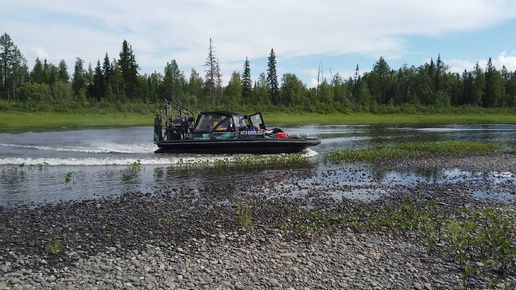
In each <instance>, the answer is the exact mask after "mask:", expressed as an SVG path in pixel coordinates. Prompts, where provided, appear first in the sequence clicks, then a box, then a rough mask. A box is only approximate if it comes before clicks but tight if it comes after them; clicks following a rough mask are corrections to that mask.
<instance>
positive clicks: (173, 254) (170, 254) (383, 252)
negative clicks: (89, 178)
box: [0, 155, 516, 289]
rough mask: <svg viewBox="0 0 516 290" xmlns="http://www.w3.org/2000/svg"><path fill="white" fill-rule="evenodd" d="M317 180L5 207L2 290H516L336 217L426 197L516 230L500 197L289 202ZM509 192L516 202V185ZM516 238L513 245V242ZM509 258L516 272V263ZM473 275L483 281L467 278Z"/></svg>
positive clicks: (407, 233)
mask: <svg viewBox="0 0 516 290" xmlns="http://www.w3.org/2000/svg"><path fill="white" fill-rule="evenodd" d="M514 164H516V157H515V156H514V155H501V156H489V157H484V156H470V157H460V158H426V159H410V160H405V162H399V161H397V162H394V161H392V162H384V163H379V164H376V165H375V166H378V167H385V168H392V167H393V166H398V167H399V168H426V167H428V166H430V167H431V166H434V165H439V166H441V167H443V168H455V167H458V168H465V169H475V170H480V171H497V172H500V173H504V174H512V175H514V174H515V172H514V166H513V165H514ZM332 172H333V171H332V170H329V171H328V172H326V173H325V174H332ZM271 173H274V174H271ZM311 174H313V173H312V172H310V171H291V170H285V171H284V172H281V173H278V172H277V171H272V172H268V171H261V172H259V173H257V174H256V176H254V177H253V179H248V180H235V182H234V183H231V184H227V183H221V182H209V183H205V184H200V185H197V186H196V187H195V188H190V187H188V186H184V187H181V188H170V187H159V188H155V189H154V190H153V191H152V192H135V193H127V194H125V195H123V196H121V197H119V198H116V199H112V200H106V199H104V200H93V201H88V202H71V203H62V204H57V205H55V206H42V207H37V208H29V207H23V208H0V218H1V219H2V221H4V222H3V223H2V225H1V226H0V273H2V275H0V289H15V288H17V287H23V288H24V289H43V288H52V287H53V288H55V289H66V288H69V289H72V288H77V287H83V288H97V289H113V288H115V289H121V288H125V289H142V288H143V289H217V288H218V289H271V288H276V289H339V288H343V289H464V288H465V286H468V287H471V288H473V289H488V288H490V287H492V285H493V284H498V285H499V286H498V287H502V285H503V286H505V285H507V286H510V285H514V284H515V283H516V279H515V278H514V277H515V274H516V273H515V272H514V271H515V270H514V267H510V268H508V269H507V271H506V272H505V273H503V275H499V274H501V273H499V272H497V271H495V267H494V265H489V264H488V263H485V264H482V263H481V262H479V261H475V263H474V265H470V264H468V262H467V261H464V260H460V259H457V257H456V256H455V255H454V254H453V253H450V252H446V251H442V250H444V249H451V247H450V246H451V245H450V244H446V242H444V241H443V243H442V244H441V243H437V242H436V243H435V244H434V246H435V247H432V248H431V247H428V246H426V245H425V244H424V243H423V242H424V241H425V236H424V232H422V231H418V230H413V229H412V230H410V229H406V230H402V229H400V228H397V227H387V226H385V225H381V226H364V227H362V228H361V227H359V226H358V224H355V225H354V224H352V223H350V221H353V219H347V220H346V222H347V223H343V222H341V221H342V220H343V217H344V215H341V216H339V217H340V219H331V218H328V217H332V216H333V215H331V214H333V213H341V214H352V213H353V212H354V210H357V209H360V210H361V213H362V214H357V213H355V215H349V217H350V218H362V217H363V215H364V214H366V213H372V212H376V213H379V212H381V211H382V210H385V209H389V208H398V207H399V206H406V205H407V204H408V205H412V203H411V202H409V203H407V204H405V203H403V204H402V202H404V200H406V197H407V196H411V197H414V198H417V200H413V201H414V203H413V204H414V205H416V204H417V205H422V204H433V205H438V206H439V210H440V211H441V212H440V213H442V214H443V215H444V214H446V216H456V217H457V218H459V220H461V219H466V220H467V218H468V212H467V211H464V210H465V209H468V210H470V211H474V210H478V211H477V212H481V211H482V210H484V209H487V208H490V209H502V210H504V213H505V214H506V215H507V218H508V219H512V220H514V219H515V218H516V214H515V210H516V207H515V205H516V203H515V200H514V198H512V199H498V198H497V195H496V194H497V193H493V196H491V197H490V198H485V199H478V198H475V197H474V195H473V193H474V192H475V191H476V190H477V189H478V188H477V184H475V183H468V184H466V183H460V182H459V183H454V184H446V183H444V184H433V183H421V184H419V185H417V186H416V187H397V188H390V189H389V188H386V187H383V186H381V185H377V187H376V188H366V187H369V186H370V185H364V186H361V185H356V186H354V187H353V188H344V189H342V190H350V191H351V190H361V189H367V190H373V191H378V192H384V195H383V196H382V197H381V198H379V199H377V200H373V201H370V202H367V203H354V202H351V203H350V202H349V201H341V200H335V199H334V198H332V195H331V192H329V191H325V190H310V189H307V191H308V193H307V194H306V196H302V197H301V196H293V195H291V194H290V193H289V190H291V189H289V188H290V187H289V186H288V184H295V183H296V180H302V179H305V178H308V177H311V176H312V175H311ZM314 188H315V187H314ZM502 188H503V192H505V193H509V194H510V193H511V191H512V194H515V193H516V185H514V184H505V185H503V187H502ZM484 189H485V188H482V190H484ZM420 208H423V207H420ZM436 208H437V207H436ZM239 209H240V210H239ZM243 209H248V210H249V213H250V214H249V215H247V214H246V211H245V210H243ZM459 220H458V221H459ZM355 221H356V220H355ZM373 221H374V220H373ZM247 224H248V226H245V225H247ZM314 225H316V226H314ZM323 225H324V226H323ZM509 234H511V235H512V238H513V240H512V241H513V243H514V238H515V233H514V232H509ZM513 246H514V245H513ZM456 250H459V249H456ZM507 257H508V258H510V259H509V260H511V259H512V261H513V262H514V255H512V256H511V255H507ZM481 264H482V265H481ZM464 265H469V266H471V267H474V269H475V271H476V272H475V273H471V274H468V275H467V277H464V273H465V269H466V268H465V267H464ZM492 279H496V280H492ZM495 281H496V283H495ZM504 283H506V284H504Z"/></svg>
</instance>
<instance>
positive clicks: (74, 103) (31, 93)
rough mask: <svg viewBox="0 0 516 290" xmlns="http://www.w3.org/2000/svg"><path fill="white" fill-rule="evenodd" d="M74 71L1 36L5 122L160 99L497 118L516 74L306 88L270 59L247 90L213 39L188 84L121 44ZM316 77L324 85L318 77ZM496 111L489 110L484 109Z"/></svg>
mask: <svg viewBox="0 0 516 290" xmlns="http://www.w3.org/2000/svg"><path fill="white" fill-rule="evenodd" d="M71 71H73V73H72V74H71V75H70V73H69V69H68V65H67V64H66V62H65V61H64V60H61V61H60V62H59V63H58V64H57V65H55V64H52V63H48V62H47V60H40V59H39V58H37V59H36V60H35V64H34V66H33V67H32V69H29V67H28V66H27V61H26V59H25V58H24V56H23V54H22V53H21V52H20V51H19V49H18V48H17V47H16V45H15V44H14V42H13V41H12V39H11V38H10V36H9V35H8V34H7V33H5V34H3V35H2V36H0V112H1V111H4V112H5V111H30V112H85V111H105V112H112V111H122V112H124V111H125V112H141V113H148V112H154V111H155V110H156V108H157V104H161V103H162V101H163V99H174V100H175V101H177V102H181V103H182V104H183V105H184V106H185V107H187V108H192V109H210V110H211V109H225V110H235V111H237V110H238V111H243V112H248V111H257V110H260V111H267V112H272V111H291V112H317V113H336V112H342V113H354V112H357V113H360V112H368V113H369V112H370V113H409V114H410V113H421V112H422V113H437V112H472V111H479V110H480V111H482V110H484V108H497V109H494V111H496V112H515V105H516V71H514V72H511V71H508V70H507V68H506V67H505V66H504V67H502V68H501V69H500V70H498V69H496V68H495V66H494V65H493V64H492V61H491V59H489V61H488V63H487V65H486V67H480V65H479V64H478V63H477V64H476V66H475V67H474V68H473V69H472V70H471V71H467V70H464V72H462V73H461V74H459V73H454V72H450V71H449V68H448V66H447V65H446V64H445V63H444V62H443V61H442V60H441V58H440V56H437V60H436V61H434V60H433V59H432V60H431V61H430V63H425V64H423V65H421V66H419V67H415V66H410V67H409V66H408V65H404V66H403V67H401V68H399V69H392V68H391V67H390V66H389V65H388V64H387V62H386V61H385V59H384V58H383V57H380V59H379V60H378V61H377V62H376V63H375V64H374V65H373V69H372V70H371V71H369V72H365V73H361V72H360V70H359V66H358V65H357V66H356V71H355V74H354V76H352V77H349V78H343V77H342V76H340V75H339V74H338V73H336V74H332V75H331V77H330V78H322V77H321V78H319V79H318V85H317V86H316V87H314V88H308V87H307V86H306V84H304V83H303V82H302V81H301V80H300V79H299V78H298V77H297V76H296V75H295V74H294V73H285V74H283V75H282V76H281V78H280V79H278V76H277V74H276V55H275V52H274V49H271V51H270V55H269V58H268V65H267V72H261V73H260V74H259V75H258V77H257V78H256V81H254V82H253V81H252V80H251V66H250V62H249V60H248V59H247V58H246V60H245V62H244V63H243V70H242V73H240V72H237V71H235V72H233V73H232V75H231V77H230V80H229V82H228V84H227V85H225V86H224V85H223V83H222V75H221V73H220V67H219V64H218V58H217V57H216V51H215V49H214V46H213V42H212V40H211V39H210V42H209V50H208V55H207V58H206V64H205V71H204V72H202V73H203V75H204V77H203V76H201V72H198V71H196V70H195V69H191V71H190V74H189V77H188V78H187V77H186V76H185V73H184V72H182V71H181V70H180V69H179V66H178V63H177V62H176V60H171V61H170V62H169V63H167V64H166V65H165V66H164V70H163V72H153V73H151V74H139V72H138V71H139V65H138V62H137V59H136V55H135V53H134V52H133V50H132V47H131V45H130V44H129V43H128V42H127V41H126V40H124V41H123V43H122V48H121V51H120V53H119V55H118V58H112V59H111V58H110V57H109V56H108V54H107V53H106V54H105V56H104V58H103V59H102V60H101V59H100V58H99V60H98V61H97V63H96V65H94V66H92V65H91V64H89V65H88V66H86V64H85V63H84V61H83V60H82V59H81V58H79V57H77V58H76V61H75V63H74V67H73V70H71ZM319 75H322V72H320V74H319ZM488 110H490V111H493V109H488Z"/></svg>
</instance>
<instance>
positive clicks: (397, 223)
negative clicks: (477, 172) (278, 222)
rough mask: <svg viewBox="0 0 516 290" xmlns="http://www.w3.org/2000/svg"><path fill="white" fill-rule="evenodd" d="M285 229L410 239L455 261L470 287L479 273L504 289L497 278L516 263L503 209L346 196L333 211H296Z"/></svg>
mask: <svg viewBox="0 0 516 290" xmlns="http://www.w3.org/2000/svg"><path fill="white" fill-rule="evenodd" d="M282 226H283V228H285V229H287V230H288V231H290V232H293V233H294V234H297V235H299V236H300V237H302V238H313V237H314V236H318V235H319V234H320V233H322V232H331V231H334V230H336V229H346V230H352V231H355V232H390V233H394V234H395V235H397V236H405V235H406V236H411V237H413V238H416V239H418V240H419V241H420V242H421V243H422V244H423V245H424V246H425V247H426V249H427V251H428V255H443V256H444V257H447V258H449V259H450V260H453V261H455V262H456V263H457V265H458V268H459V270H460V271H461V273H462V275H461V278H462V279H463V280H465V283H467V281H466V280H468V279H469V278H470V277H472V276H473V275H479V276H480V277H483V278H485V280H488V281H489V283H491V284H492V285H493V286H497V285H498V286H499V285H500V282H499V281H498V279H499V278H504V277H507V276H509V275H513V274H514V270H513V269H514V266H515V265H516V223H515V222H514V220H513V217H512V216H511V214H510V212H509V211H506V210H503V209H500V208H496V209H495V208H451V209H450V208H443V207H441V205H440V204H438V203H434V202H432V201H429V200H428V199H426V198H423V197H418V196H416V197H414V196H410V195H407V196H405V197H401V198H396V199H395V200H392V201H390V202H388V203H387V204H386V205H384V206H380V207H378V206H376V205H374V203H364V202H360V201H352V200H349V199H346V198H343V199H342V202H341V203H340V205H339V206H338V207H337V209H333V210H317V209H301V208H295V207H294V208H291V209H290V214H289V218H288V219H287V220H286V221H285V222H284V223H283V224H282ZM495 276H496V277H495ZM493 277H494V278H493ZM502 285H504V284H502ZM504 286H510V287H514V285H504Z"/></svg>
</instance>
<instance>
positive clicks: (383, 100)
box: [368, 57, 391, 105]
mask: <svg viewBox="0 0 516 290" xmlns="http://www.w3.org/2000/svg"><path fill="white" fill-rule="evenodd" d="M369 80H370V82H369V84H368V85H369V86H368V87H369V90H370V91H371V94H372V95H373V98H375V99H376V101H377V102H378V103H380V104H384V105H386V104H388V103H389V99H390V98H389V90H390V85H391V69H390V67H389V65H388V64H387V62H386V61H385V59H384V58H383V57H380V59H379V60H378V61H377V62H376V63H375V64H374V66H373V70H372V71H371V74H370V78H369Z"/></svg>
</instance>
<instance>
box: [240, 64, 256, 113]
mask: <svg viewBox="0 0 516 290" xmlns="http://www.w3.org/2000/svg"><path fill="white" fill-rule="evenodd" d="M252 92H253V84H252V81H251V68H250V66H249V60H248V59H247V57H246V58H245V63H244V74H243V75H242V98H243V99H244V102H245V103H248V104H249V103H250V101H251V94H252Z"/></svg>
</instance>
